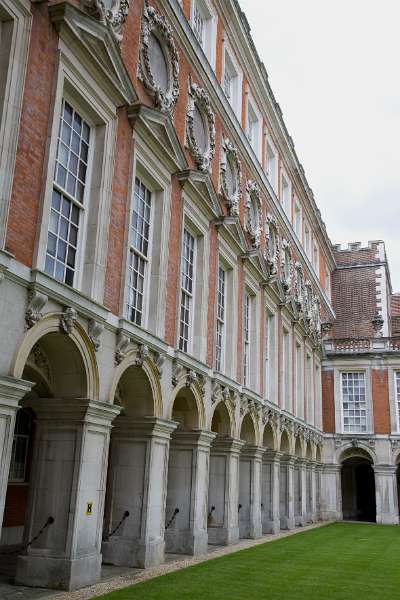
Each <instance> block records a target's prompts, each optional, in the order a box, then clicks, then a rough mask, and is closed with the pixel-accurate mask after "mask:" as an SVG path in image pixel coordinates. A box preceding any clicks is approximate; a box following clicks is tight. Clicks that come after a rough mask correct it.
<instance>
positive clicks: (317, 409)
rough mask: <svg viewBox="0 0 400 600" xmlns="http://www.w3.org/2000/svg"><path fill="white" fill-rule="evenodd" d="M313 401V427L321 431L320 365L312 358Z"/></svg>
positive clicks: (319, 362)
mask: <svg viewBox="0 0 400 600" xmlns="http://www.w3.org/2000/svg"><path fill="white" fill-rule="evenodd" d="M314 376H315V400H314V426H315V427H318V428H319V429H322V379H321V376H322V365H321V361H319V360H318V359H317V358H316V357H315V356H314Z"/></svg>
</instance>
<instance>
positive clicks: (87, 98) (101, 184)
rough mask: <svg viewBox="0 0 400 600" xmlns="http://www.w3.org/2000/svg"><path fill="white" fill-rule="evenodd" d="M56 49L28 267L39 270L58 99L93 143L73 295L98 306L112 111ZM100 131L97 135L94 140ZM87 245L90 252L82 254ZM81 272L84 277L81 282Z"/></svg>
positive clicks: (104, 257)
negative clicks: (33, 245)
mask: <svg viewBox="0 0 400 600" xmlns="http://www.w3.org/2000/svg"><path fill="white" fill-rule="evenodd" d="M59 46H60V47H59V62H58V73H57V83H56V89H55V95H54V104H53V115H52V123H51V142H50V146H49V153H48V164H47V175H46V183H45V186H44V190H43V204H42V218H41V227H40V233H39V236H38V241H37V245H36V250H35V260H34V262H35V263H36V264H37V265H38V268H39V269H44V264H45V257H46V248H47V232H48V229H49V220H50V209H51V200H52V191H53V175H54V167H55V160H56V152H57V138H58V127H59V122H60V112H61V106H62V99H63V98H65V99H66V100H67V101H68V102H69V103H70V104H71V105H72V106H73V108H74V109H75V110H77V111H78V112H79V113H80V114H81V116H82V117H83V118H84V119H85V120H86V121H87V122H88V123H89V125H90V126H91V127H92V128H93V136H94V138H95V139H94V146H93V147H92V152H93V155H92V156H93V158H94V156H95V157H96V160H94V159H93V160H92V163H91V164H90V166H89V169H88V172H89V175H88V182H89V183H88V186H87V191H86V193H87V198H88V200H87V203H86V206H85V212H84V215H83V220H82V223H81V225H80V231H79V235H80V236H81V238H80V242H79V248H78V252H77V259H76V260H77V267H76V270H77V275H76V279H75V282H74V286H73V289H75V290H77V291H80V292H83V293H84V294H85V295H87V296H89V297H90V298H92V299H93V300H95V301H98V302H101V303H102V302H103V300H104V286H105V277H106V265H107V251H108V245H107V243H108V232H109V211H110V208H111V200H112V191H111V186H110V185H109V181H112V176H113V169H114V152H115V141H116V130H117V114H116V111H117V109H116V106H115V104H114V103H112V101H111V100H110V98H109V97H108V96H107V95H105V94H103V93H102V92H100V91H99V88H98V86H97V84H96V82H95V81H94V80H93V78H92V77H91V75H90V74H89V73H88V72H87V71H85V68H84V67H83V66H82V65H81V64H77V62H76V59H75V57H74V56H73V57H71V56H70V50H69V49H68V48H67V47H66V46H65V43H64V41H63V40H60V42H59ZM97 128H99V129H97ZM100 130H101V135H98V134H99V133H100ZM100 138H101V140H100ZM95 180H96V181H95ZM95 183H96V185H95ZM96 207H97V208H96ZM89 213H90V217H91V218H92V219H94V221H95V225H96V226H95V228H94V229H95V230H96V234H94V232H93V231H92V230H91V231H90V240H89V236H88V229H89V227H88V224H89V221H88V219H89ZM89 243H90V252H88V250H89ZM86 253H88V254H90V256H91V261H90V269H89V268H88V265H87V264H86V261H85V254H86ZM86 256H87V254H86ZM84 266H85V270H86V272H87V274H88V275H87V276H85V277H84V278H83V267H84ZM57 284H60V282H57ZM61 285H65V284H61Z"/></svg>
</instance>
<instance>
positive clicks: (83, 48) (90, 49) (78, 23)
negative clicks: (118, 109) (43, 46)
mask: <svg viewBox="0 0 400 600" xmlns="http://www.w3.org/2000/svg"><path fill="white" fill-rule="evenodd" d="M49 13H50V18H51V20H52V22H53V24H54V26H55V27H56V29H57V31H58V33H59V36H60V38H61V39H62V40H63V41H64V42H65V43H66V44H67V45H68V47H69V48H71V50H72V51H73V52H74V53H75V54H76V56H77V58H78V60H79V62H81V63H82V64H83V65H84V66H85V68H86V69H87V70H88V71H89V72H90V74H91V75H92V76H93V78H94V79H95V80H96V81H97V83H98V84H99V86H100V87H102V88H103V89H104V90H105V92H106V93H108V94H109V95H110V96H111V98H112V99H113V101H114V102H115V104H116V106H123V105H131V104H133V102H135V100H136V93H135V91H134V89H133V85H132V82H131V80H130V78H129V74H128V71H127V70H126V67H125V65H124V63H123V60H122V57H121V52H120V48H119V45H118V43H117V41H116V40H115V37H114V36H113V35H112V34H111V33H110V31H109V29H108V28H107V26H106V25H104V24H103V23H101V22H99V21H98V20H96V19H94V18H93V17H90V16H88V15H86V14H85V13H83V12H82V11H81V10H79V9H78V8H76V7H75V6H72V5H71V4H66V3H62V4H55V5H52V6H49Z"/></svg>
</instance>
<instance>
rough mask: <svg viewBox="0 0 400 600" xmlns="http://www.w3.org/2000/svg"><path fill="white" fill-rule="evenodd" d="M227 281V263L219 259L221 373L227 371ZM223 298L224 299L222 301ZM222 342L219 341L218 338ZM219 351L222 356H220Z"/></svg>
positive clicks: (218, 362) (217, 349)
mask: <svg viewBox="0 0 400 600" xmlns="http://www.w3.org/2000/svg"><path fill="white" fill-rule="evenodd" d="M221 273H223V286H221V281H222V280H221V276H220V275H221ZM227 283H228V272H227V270H226V268H225V265H223V264H221V259H220V260H219V261H218V268H217V287H216V292H217V300H216V311H215V312H216V324H215V370H216V371H218V372H219V373H224V371H225V353H226V318H227ZM222 287H223V289H221V288H222ZM221 300H222V301H221ZM219 337H220V338H221V339H220V343H218V338H219ZM218 353H220V356H219V357H218Z"/></svg>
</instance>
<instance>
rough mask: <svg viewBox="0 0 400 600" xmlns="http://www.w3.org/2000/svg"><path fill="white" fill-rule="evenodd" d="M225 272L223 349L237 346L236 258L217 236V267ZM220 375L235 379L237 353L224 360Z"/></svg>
mask: <svg viewBox="0 0 400 600" xmlns="http://www.w3.org/2000/svg"><path fill="white" fill-rule="evenodd" d="M219 264H221V266H222V267H223V268H224V269H225V271H226V283H225V315H226V316H225V323H226V325H225V330H226V331H225V347H226V348H230V347H232V348H236V346H237V334H238V332H237V329H238V310H237V302H236V298H237V294H238V275H237V268H236V266H237V257H236V255H235V254H234V253H233V252H232V250H231V249H230V247H229V244H228V243H227V242H226V241H225V240H224V239H223V238H222V237H221V236H219V239H218V264H217V268H218V265H219ZM222 374H223V375H225V376H226V377H229V378H230V379H232V380H235V379H236V375H237V353H236V352H234V353H233V355H232V357H231V358H230V359H229V360H228V361H227V360H225V361H224V363H223V365H222Z"/></svg>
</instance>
